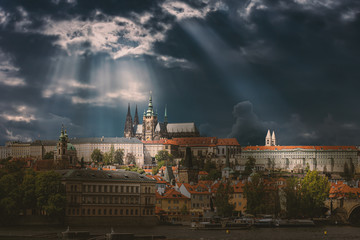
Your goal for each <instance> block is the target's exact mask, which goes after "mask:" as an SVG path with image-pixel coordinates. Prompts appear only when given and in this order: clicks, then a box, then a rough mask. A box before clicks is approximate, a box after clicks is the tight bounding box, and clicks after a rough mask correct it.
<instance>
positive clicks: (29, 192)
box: [20, 170, 37, 213]
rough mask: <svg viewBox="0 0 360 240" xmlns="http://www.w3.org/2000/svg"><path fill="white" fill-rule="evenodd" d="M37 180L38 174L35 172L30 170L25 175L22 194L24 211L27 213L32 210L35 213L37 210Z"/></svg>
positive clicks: (21, 188)
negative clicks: (27, 210)
mask: <svg viewBox="0 0 360 240" xmlns="http://www.w3.org/2000/svg"><path fill="white" fill-rule="evenodd" d="M35 179H36V174H35V172H34V171H32V170H29V171H27V172H26V173H25V176H24V179H23V181H22V184H21V185H20V191H21V194H22V209H23V212H24V213H26V209H31V210H32V211H33V212H35V210H36V203H37V199H36V194H35Z"/></svg>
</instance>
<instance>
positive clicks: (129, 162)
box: [126, 153, 136, 165]
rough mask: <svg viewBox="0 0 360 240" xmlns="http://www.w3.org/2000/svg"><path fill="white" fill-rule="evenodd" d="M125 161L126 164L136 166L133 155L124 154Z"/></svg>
mask: <svg viewBox="0 0 360 240" xmlns="http://www.w3.org/2000/svg"><path fill="white" fill-rule="evenodd" d="M126 161H127V163H128V164H134V165H136V159H135V155H134V154H133V153H128V154H126Z"/></svg>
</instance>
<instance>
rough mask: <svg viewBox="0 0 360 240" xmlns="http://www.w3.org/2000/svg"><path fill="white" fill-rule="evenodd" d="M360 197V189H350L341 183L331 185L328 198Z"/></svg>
mask: <svg viewBox="0 0 360 240" xmlns="http://www.w3.org/2000/svg"><path fill="white" fill-rule="evenodd" d="M350 195H353V197H360V188H352V187H350V186H348V185H347V184H345V183H344V182H342V181H339V182H337V183H332V184H331V187H330V191H329V197H330V198H339V197H347V196H350Z"/></svg>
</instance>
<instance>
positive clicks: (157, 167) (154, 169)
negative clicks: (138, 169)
mask: <svg viewBox="0 0 360 240" xmlns="http://www.w3.org/2000/svg"><path fill="white" fill-rule="evenodd" d="M164 165H165V161H159V162H157V163H156V167H153V168H152V174H153V175H156V174H157V173H158V172H159V170H160V168H161V167H162V166H164Z"/></svg>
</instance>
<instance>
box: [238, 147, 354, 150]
mask: <svg viewBox="0 0 360 240" xmlns="http://www.w3.org/2000/svg"><path fill="white" fill-rule="evenodd" d="M292 149H309V150H357V148H356V147H355V146H249V147H244V148H242V150H243V151H259V150H260V151H265V150H270V151H276V150H292Z"/></svg>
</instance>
